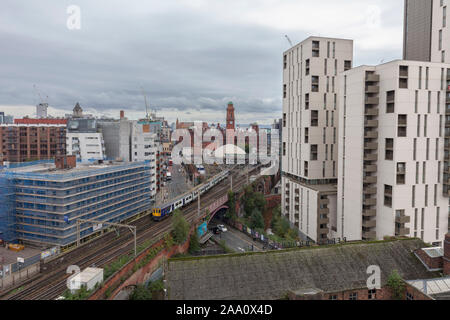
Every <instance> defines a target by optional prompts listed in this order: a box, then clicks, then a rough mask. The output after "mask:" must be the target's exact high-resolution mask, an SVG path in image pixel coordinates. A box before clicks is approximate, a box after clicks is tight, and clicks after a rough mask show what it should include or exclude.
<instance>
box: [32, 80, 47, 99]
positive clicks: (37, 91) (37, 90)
mask: <svg viewBox="0 0 450 320" xmlns="http://www.w3.org/2000/svg"><path fill="white" fill-rule="evenodd" d="M33 88H34V91H35V93H36V94H37V95H38V96H39V103H40V104H45V103H47V101H48V96H45V98H46V100H45V101H44V99H42V96H41V92H40V91H39V89H38V88H37V86H36V85H35V84H33Z"/></svg>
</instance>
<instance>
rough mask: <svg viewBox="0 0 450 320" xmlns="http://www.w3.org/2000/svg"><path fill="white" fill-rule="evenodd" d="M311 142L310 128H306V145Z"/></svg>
mask: <svg viewBox="0 0 450 320" xmlns="http://www.w3.org/2000/svg"><path fill="white" fill-rule="evenodd" d="M308 142H309V128H305V143H308Z"/></svg>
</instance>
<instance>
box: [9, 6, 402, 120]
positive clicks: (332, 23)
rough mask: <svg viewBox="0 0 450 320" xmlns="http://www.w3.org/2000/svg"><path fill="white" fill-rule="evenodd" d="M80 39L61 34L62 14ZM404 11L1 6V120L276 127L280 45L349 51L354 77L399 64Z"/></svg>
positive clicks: (371, 8)
mask: <svg viewBox="0 0 450 320" xmlns="http://www.w3.org/2000/svg"><path fill="white" fill-rule="evenodd" d="M70 5H77V6H79V7H80V9H81V29H80V30H69V29H68V28H67V19H68V17H69V14H68V13H67V7H68V6H70ZM402 24H403V0H314V1H313V0H157V1H156V0H145V1H144V0H140V1H138V0H127V1H119V0H95V1H92V0H71V1H66V0H39V1H29V0H2V1H1V3H0V111H2V110H3V111H6V113H9V114H13V115H14V116H16V117H19V116H23V115H30V116H33V115H35V107H34V105H35V104H36V103H37V102H38V101H39V100H40V99H39V97H38V94H37V93H36V90H34V88H33V85H36V86H37V88H38V91H40V92H41V95H42V96H43V98H44V99H45V96H48V103H49V104H50V106H51V108H50V110H49V112H50V113H51V114H52V115H54V116H60V115H64V114H65V113H69V112H71V110H72V108H73V107H74V105H75V103H76V102H77V101H79V102H80V104H81V106H82V107H83V109H85V111H87V112H88V113H94V114H96V115H106V116H114V117H118V114H119V110H121V109H124V110H125V111H126V113H127V115H128V116H129V117H130V118H134V119H137V118H138V117H143V116H144V115H145V104H144V98H143V95H142V93H141V87H143V88H144V91H145V93H146V95H147V98H148V101H149V103H150V107H151V109H157V111H158V115H162V116H165V117H166V118H167V119H168V120H169V121H170V122H172V121H175V120H176V118H177V117H178V118H179V119H180V120H183V121H192V120H204V121H208V122H218V121H220V122H222V123H223V122H224V118H225V109H226V104H227V102H228V101H230V100H231V101H233V102H234V104H235V108H236V118H237V122H238V123H249V122H253V121H258V122H259V123H261V124H264V123H265V124H267V123H271V122H272V121H273V119H274V118H280V117H281V93H282V90H281V87H282V78H281V76H282V53H283V51H285V50H287V49H288V48H289V43H288V42H287V40H286V38H285V37H284V35H285V34H287V35H288V36H289V37H290V38H291V40H292V42H294V44H295V43H298V42H300V41H302V40H303V39H305V38H307V37H308V36H310V35H317V36H323V37H340V38H347V39H354V40H355V42H354V45H355V51H354V66H358V65H361V64H378V63H380V62H381V60H384V61H385V62H386V61H389V60H393V59H398V58H401V54H402V52H401V51H402Z"/></svg>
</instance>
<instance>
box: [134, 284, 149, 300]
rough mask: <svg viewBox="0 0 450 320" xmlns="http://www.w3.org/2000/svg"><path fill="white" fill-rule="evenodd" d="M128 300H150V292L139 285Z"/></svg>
mask: <svg viewBox="0 0 450 320" xmlns="http://www.w3.org/2000/svg"><path fill="white" fill-rule="evenodd" d="M129 299H130V300H152V292H151V291H150V290H149V289H148V288H147V287H146V286H145V285H143V284H139V285H137V286H136V288H135V289H134V290H133V292H132V293H131V295H130V297H129Z"/></svg>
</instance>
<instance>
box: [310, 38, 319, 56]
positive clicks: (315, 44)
mask: <svg viewBox="0 0 450 320" xmlns="http://www.w3.org/2000/svg"><path fill="white" fill-rule="evenodd" d="M312 56H313V57H319V56H320V43H319V41H313V42H312Z"/></svg>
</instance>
